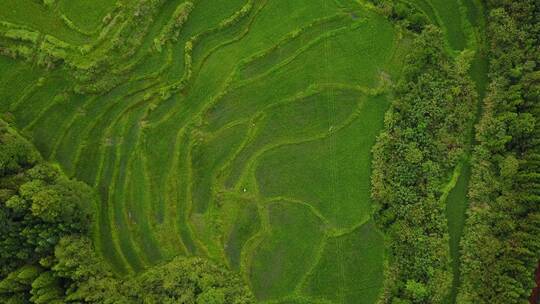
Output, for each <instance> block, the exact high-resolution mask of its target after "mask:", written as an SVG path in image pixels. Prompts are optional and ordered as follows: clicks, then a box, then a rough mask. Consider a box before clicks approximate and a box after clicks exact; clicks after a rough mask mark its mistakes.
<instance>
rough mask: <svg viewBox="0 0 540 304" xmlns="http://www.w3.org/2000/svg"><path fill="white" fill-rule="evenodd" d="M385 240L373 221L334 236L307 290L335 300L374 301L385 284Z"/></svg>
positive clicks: (314, 294)
mask: <svg viewBox="0 0 540 304" xmlns="http://www.w3.org/2000/svg"><path fill="white" fill-rule="evenodd" d="M383 251H384V246H383V240H382V235H381V234H380V232H378V231H377V228H375V225H374V224H373V222H372V221H370V222H367V223H366V224H364V225H362V226H361V227H359V228H357V229H356V230H354V231H352V232H350V233H348V234H345V235H342V236H338V237H333V238H330V239H329V240H328V241H327V243H326V245H325V247H324V250H323V251H322V253H321V257H320V260H319V262H318V264H317V266H316V267H315V268H314V269H313V270H312V271H311V272H310V274H309V276H308V279H307V280H306V282H305V284H304V287H303V290H304V292H305V293H306V294H308V295H310V296H312V297H314V298H322V299H325V300H330V301H332V302H333V303H351V304H363V303H374V302H376V300H377V297H378V296H379V291H380V288H381V286H382V283H383V276H382V269H383Z"/></svg>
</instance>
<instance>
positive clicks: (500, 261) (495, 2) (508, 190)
mask: <svg viewBox="0 0 540 304" xmlns="http://www.w3.org/2000/svg"><path fill="white" fill-rule="evenodd" d="M486 4H487V6H488V12H489V16H488V41H489V43H490V49H489V56H490V75H489V76H490V85H489V88H488V94H487V96H486V98H485V101H484V113H483V116H482V118H481V122H480V124H479V126H478V127H477V135H476V139H477V142H478V145H477V146H476V147H475V150H474V152H473V162H472V163H473V175H472V177H471V182H470V189H469V197H470V208H469V210H468V212H467V217H468V219H467V222H466V227H465V234H464V238H463V239H462V242H461V246H462V248H461V250H462V256H463V260H462V281H463V282H462V286H461V289H460V292H459V296H458V303H463V304H465V303H467V304H468V303H475V304H482V303H489V304H497V303H501V304H503V303H504V304H512V303H527V299H528V298H529V296H530V294H531V291H532V289H533V287H534V286H535V283H534V271H535V268H536V267H537V265H538V260H539V259H540V147H539V143H540V121H539V115H540V65H539V64H540V41H539V39H540V2H538V1H537V0H520V1H510V0H489V1H487V3H486Z"/></svg>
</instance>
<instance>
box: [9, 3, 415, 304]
mask: <svg viewBox="0 0 540 304" xmlns="http://www.w3.org/2000/svg"><path fill="white" fill-rule="evenodd" d="M8 2H9V3H8V7H13V9H12V10H10V11H4V12H2V13H0V20H6V21H10V22H15V21H16V20H19V21H21V24H22V25H25V26H27V27H28V28H30V29H32V30H34V31H36V32H39V33H43V34H50V35H54V36H55V37H56V38H58V39H60V40H62V41H64V42H66V43H67V44H68V45H69V44H71V45H74V46H75V45H76V46H80V45H85V48H75V47H65V48H63V49H62V51H63V52H66V53H67V54H68V55H69V56H67V59H66V61H67V62H69V63H81V62H83V63H85V64H92V63H94V64H96V66H99V64H100V62H99V61H98V59H101V58H108V59H110V62H107V64H109V66H107V68H106V69H105V71H102V72H98V75H94V74H91V73H90V76H89V75H87V74H85V73H83V72H81V74H82V75H81V74H73V73H72V71H71V70H68V69H63V68H62V64H61V61H60V63H58V62H57V64H58V65H57V67H53V68H52V69H51V70H46V69H43V68H40V67H37V66H36V65H35V63H34V62H33V61H32V60H35V59H36V58H34V57H29V58H27V60H28V61H30V62H33V64H34V65H33V66H32V64H28V63H25V62H18V63H15V62H16V61H12V60H6V59H4V58H1V59H0V68H1V69H2V72H1V73H2V80H0V81H1V86H0V97H1V98H2V99H1V100H0V105H2V112H7V111H5V110H4V109H8V110H10V112H11V113H12V115H13V116H14V120H15V122H16V125H17V126H18V127H20V128H24V131H25V134H26V135H27V136H28V137H29V138H31V139H32V140H33V141H34V143H36V145H37V147H38V148H39V149H40V151H41V152H42V153H43V154H44V155H45V156H46V157H48V159H49V160H50V161H53V162H58V163H59V164H60V165H61V166H62V168H63V169H64V170H65V171H66V172H67V173H68V174H69V175H70V176H74V177H77V178H79V179H81V180H83V181H85V182H87V183H88V184H90V185H91V186H93V187H95V189H96V191H97V192H98V194H99V197H100V198H101V202H100V204H99V206H98V209H97V215H98V220H97V226H96V229H95V230H96V235H95V239H96V245H97V247H98V249H99V251H100V252H101V253H102V254H103V255H104V256H105V258H106V259H107V260H108V261H109V262H110V263H111V265H113V266H114V268H115V270H116V271H118V272H119V273H122V274H127V273H132V272H138V271H140V270H142V269H144V268H146V267H149V266H151V265H154V264H156V263H159V262H161V261H163V260H166V259H168V258H170V257H172V256H175V255H178V254H182V255H200V256H206V257H209V258H211V259H214V260H216V261H218V262H220V263H223V264H225V265H228V266H229V267H230V268H231V269H234V270H236V271H238V272H240V273H241V275H242V277H243V278H244V279H245V280H246V282H247V283H248V284H249V285H250V286H251V287H252V290H253V292H254V293H255V295H256V296H257V298H258V299H259V300H260V301H266V300H275V303H357V302H354V300H353V299H355V297H361V299H362V300H361V301H363V302H365V303H372V302H373V301H374V298H375V297H376V296H377V295H378V293H379V291H380V287H381V280H382V279H381V278H382V269H381V265H382V259H383V250H382V246H383V241H382V239H381V237H380V235H379V233H378V232H377V231H376V229H375V228H374V227H373V225H372V224H371V222H370V221H369V220H370V218H371V213H372V209H373V207H372V204H371V200H370V175H371V146H372V145H373V143H374V140H375V138H376V136H377V134H378V132H379V131H380V129H381V127H382V122H383V118H384V113H385V111H386V109H387V107H388V105H389V100H390V98H389V97H390V94H389V92H388V91H389V84H390V82H392V81H395V80H397V78H398V77H399V73H400V71H401V67H402V65H401V62H402V59H403V56H404V54H406V52H407V46H408V44H407V43H406V41H407V38H406V37H405V38H404V37H403V36H402V35H401V34H400V33H399V31H398V29H396V28H394V27H393V26H392V25H391V24H390V23H389V21H387V20H386V19H385V18H384V17H383V16H381V15H379V14H378V13H377V12H375V11H371V10H369V9H368V8H365V7H363V6H360V5H358V4H355V2H354V1H348V2H347V3H345V1H341V2H339V1H327V0H315V1H313V0H311V1H307V0H302V1H285V0H279V1H265V0H262V1H247V0H234V1H230V0H227V1H225V0H220V1H215V0H200V1H193V2H194V7H193V10H192V11H191V13H190V14H189V16H188V19H187V21H186V22H185V23H184V24H183V25H182V27H181V29H179V36H178V39H177V41H174V42H170V43H166V44H165V45H164V46H163V47H162V48H161V50H158V48H156V47H155V44H154V38H156V37H158V36H159V35H160V34H161V33H162V30H163V27H164V25H165V24H167V23H168V22H169V21H170V19H171V16H172V14H173V12H174V11H175V9H176V8H177V7H178V5H181V4H182V3H183V1H166V2H163V3H160V4H159V5H158V6H156V8H155V9H152V10H150V12H149V13H148V14H149V15H151V16H147V18H146V19H144V20H145V21H144V22H148V24H142V25H140V26H137V27H133V26H131V25H130V23H129V22H131V19H130V18H132V17H133V16H135V15H136V13H137V12H138V10H137V9H138V8H137V5H136V3H137V2H136V1H126V4H125V6H124V7H122V8H115V7H113V6H112V4H110V3H111V1H107V0H100V1H96V2H95V3H90V2H88V3H82V2H81V1H57V2H56V4H55V5H53V6H50V7H47V6H44V5H42V4H39V1H26V0H25V1H22V2H20V4H19V5H18V4H16V3H15V2H14V1H8ZM25 7H27V8H28V10H27V12H25V11H24V10H23V9H24V8H25ZM31 12H34V13H35V14H38V15H37V17H36V19H35V20H32V18H30V14H31ZM109 13H110V14H111V18H106V19H110V20H106V22H102V19H103V17H104V16H105V15H107V14H109ZM116 16H119V17H118V18H116ZM149 20H150V21H149ZM140 22H143V21H140ZM109 26H110V29H109ZM57 28H61V30H60V29H57ZM0 38H2V37H0ZM117 39H126V41H123V42H130V43H131V44H129V45H130V46H133V47H132V49H131V50H130V51H132V52H128V53H122V52H120V51H119V49H121V46H118V45H116V46H114V45H115V41H117ZM6 41H8V42H6ZM6 41H4V40H0V43H9V40H6ZM24 43H28V42H24ZM85 52H88V54H85V55H82V54H83V53H85ZM79 72H80V71H79ZM99 73H101V74H99ZM111 75H116V76H115V77H118V78H121V79H122V81H120V82H119V84H118V85H115V86H113V87H111V88H110V89H108V90H101V91H99V92H96V93H95V94H85V93H83V92H77V93H76V92H75V88H79V87H80V85H81V83H83V84H87V83H92V81H101V80H103V79H107V78H106V77H108V76H111ZM75 76H77V77H75ZM40 77H43V78H41V79H40ZM85 77H86V78H87V79H84V81H83V80H81V79H83V78H85ZM11 82H13V83H16V84H14V85H10V83H11ZM4 105H5V107H4ZM333 263H335V264H336V265H339V267H340V269H342V270H343V271H342V272H339V274H340V277H339V278H335V280H334V276H335V275H336V274H338V273H331V272H329V264H333ZM366 270H369V271H366ZM323 285H324V287H323Z"/></svg>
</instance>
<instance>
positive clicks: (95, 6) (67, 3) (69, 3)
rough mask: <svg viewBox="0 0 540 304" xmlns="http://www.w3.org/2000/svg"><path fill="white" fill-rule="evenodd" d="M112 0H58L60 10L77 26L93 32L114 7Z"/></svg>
mask: <svg viewBox="0 0 540 304" xmlns="http://www.w3.org/2000/svg"><path fill="white" fill-rule="evenodd" d="M114 4H115V1H112V0H97V1H96V0H93V1H84V0H59V1H58V4H57V5H58V7H59V8H60V11H61V12H62V13H63V14H64V15H65V16H66V17H67V18H68V19H69V20H71V21H72V22H73V23H74V24H75V25H76V26H77V27H79V28H80V29H81V30H83V31H85V32H93V31H95V30H97V29H98V28H99V27H100V25H101V24H102V20H103V18H104V17H105V16H106V15H107V14H108V13H109V12H110V11H111V10H112V9H113V8H114Z"/></svg>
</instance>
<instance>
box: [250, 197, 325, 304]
mask: <svg viewBox="0 0 540 304" xmlns="http://www.w3.org/2000/svg"><path fill="white" fill-rule="evenodd" d="M268 213H269V214H268V217H269V223H268V224H269V227H268V229H267V230H266V231H265V232H264V235H263V236H262V238H261V239H260V240H259V241H258V244H257V246H255V247H254V248H252V256H251V257H249V258H248V261H247V263H248V265H247V267H248V269H249V270H248V273H249V278H250V282H251V286H252V288H253V292H254V293H255V296H256V297H257V298H258V299H261V300H270V299H276V298H280V297H284V296H288V295H290V294H292V293H293V292H294V290H295V289H296V288H297V286H298V285H299V284H300V283H301V281H302V278H303V276H304V275H305V274H306V272H307V271H309V269H310V267H311V265H312V264H313V263H314V262H315V261H316V259H317V251H318V250H317V249H318V248H319V247H320V246H321V244H322V243H323V236H324V223H323V222H322V221H321V219H320V218H318V217H317V216H316V215H315V214H314V213H313V212H312V211H311V210H310V208H308V207H307V206H305V205H302V204H297V203H293V202H287V201H278V202H275V203H272V204H270V206H269V207H268Z"/></svg>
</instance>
